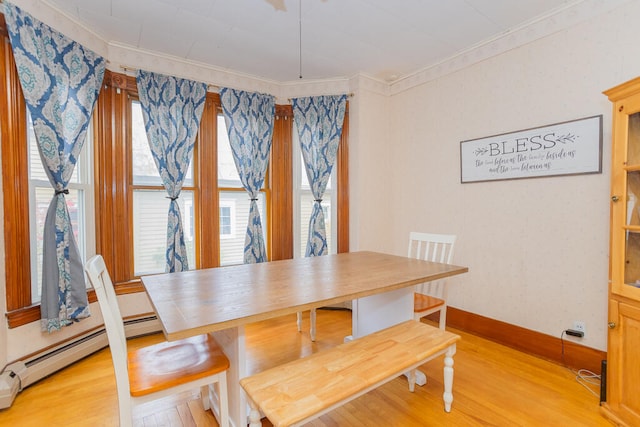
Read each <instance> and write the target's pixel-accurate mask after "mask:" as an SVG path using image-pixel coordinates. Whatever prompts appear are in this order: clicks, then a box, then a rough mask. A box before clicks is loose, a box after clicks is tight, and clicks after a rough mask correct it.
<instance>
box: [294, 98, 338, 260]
mask: <svg viewBox="0 0 640 427" xmlns="http://www.w3.org/2000/svg"><path fill="white" fill-rule="evenodd" d="M346 103H347V96H346V95H337V96H314V97H308V98H295V99H293V118H294V120H295V123H296V127H297V128H298V135H299V137H300V147H301V149H302V158H303V160H304V166H305V169H306V171H307V178H308V179H309V185H310V186H311V192H312V193H313V198H314V199H315V201H314V203H313V211H312V212H311V218H310V219H309V238H308V240H307V249H306V251H305V256H319V255H325V254H326V253H327V231H326V227H325V223H324V212H323V210H322V196H323V195H324V191H325V189H326V188H327V182H328V181H329V178H330V177H331V169H332V168H333V164H334V163H335V161H336V156H337V153H338V144H339V143H340V135H342V125H343V123H344V111H345V106H346Z"/></svg>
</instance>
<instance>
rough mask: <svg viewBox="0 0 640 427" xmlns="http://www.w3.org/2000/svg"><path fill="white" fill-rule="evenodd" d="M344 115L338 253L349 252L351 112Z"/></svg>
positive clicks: (340, 168)
mask: <svg viewBox="0 0 640 427" xmlns="http://www.w3.org/2000/svg"><path fill="white" fill-rule="evenodd" d="M348 104H349V103H348V102H347V111H346V112H345V115H344V124H343V126H342V136H341V137H340V144H339V145H338V165H337V167H338V171H337V173H338V182H337V183H336V189H337V192H338V225H337V227H338V248H337V249H338V253H344V252H349V112H348Z"/></svg>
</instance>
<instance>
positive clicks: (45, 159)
mask: <svg viewBox="0 0 640 427" xmlns="http://www.w3.org/2000/svg"><path fill="white" fill-rule="evenodd" d="M5 19H6V22H7V28H8V30H9V38H10V40H11V46H12V47H13V55H14V57H15V61H16V65H17V68H18V75H19V77H20V83H21V85H22V90H23V92H24V98H25V100H26V102H27V106H28V108H29V113H30V114H31V118H32V121H33V127H34V130H35V134H36V140H37V144H38V150H39V152H40V158H41V159H42V164H43V165H44V169H45V171H46V173H47V176H48V177H49V181H50V182H51V185H52V187H53V188H54V190H55V195H54V197H53V199H52V200H51V203H50V204H49V209H48V211H47V216H46V219H45V224H44V237H43V251H44V253H43V262H42V263H43V266H42V267H43V269H42V271H43V274H42V299H41V304H40V311H41V319H42V320H41V326H42V330H43V331H49V332H52V331H56V330H60V329H61V328H62V327H63V326H66V325H69V324H71V323H72V322H73V321H78V320H79V319H82V318H85V317H88V316H89V307H88V301H87V290H86V285H85V280H84V271H83V268H82V258H81V257H80V252H79V251H78V245H77V243H76V241H75V238H74V236H73V230H72V227H71V221H70V219H69V210H68V209H67V203H66V201H65V196H64V195H65V194H69V190H68V189H67V185H68V184H69V180H70V179H71V176H72V174H73V169H74V168H75V165H76V162H77V159H78V155H79V154H80V152H81V151H82V147H83V146H84V142H85V139H86V135H87V127H88V125H89V119H90V118H91V113H92V112H93V108H94V106H95V102H96V98H97V96H98V93H99V92H100V86H101V85H102V79H103V77H104V69H105V60H104V58H102V57H100V56H98V55H97V54H95V53H94V52H92V51H90V50H88V49H86V48H84V47H83V46H82V45H80V44H78V43H76V42H74V41H73V40H71V39H69V38H67V37H65V36H64V35H62V34H60V33H58V32H57V31H55V30H53V29H52V28H50V27H48V26H47V25H45V24H43V23H42V22H40V21H38V20H37V19H35V18H33V17H32V16H31V15H29V14H28V13H25V12H23V11H22V10H21V9H19V8H18V7H16V6H14V5H12V4H11V3H8V2H6V1H5Z"/></svg>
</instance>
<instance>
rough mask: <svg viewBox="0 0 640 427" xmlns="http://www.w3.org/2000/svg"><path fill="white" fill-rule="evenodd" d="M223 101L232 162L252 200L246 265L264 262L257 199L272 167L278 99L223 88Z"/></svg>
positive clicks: (246, 242)
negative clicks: (270, 159)
mask: <svg viewBox="0 0 640 427" xmlns="http://www.w3.org/2000/svg"><path fill="white" fill-rule="evenodd" d="M220 99H221V101H222V111H223V112H224V118H225V122H226V124H227V131H228V133H229V143H230V144H231V150H232V152H233V160H234V162H235V164H236V168H237V169H238V174H239V175H240V180H241V181H242V186H243V187H244V188H245V190H247V193H249V199H250V200H251V207H250V210H249V223H248V225H247V235H246V237H245V243H244V263H245V264H250V263H258V262H264V261H267V254H266V248H265V244H264V234H263V231H262V221H261V219H260V212H259V211H258V203H257V200H258V192H259V191H260V189H261V188H262V184H263V183H264V178H265V175H266V173H267V166H268V164H269V152H270V151H271V138H272V135H273V120H274V116H275V98H274V97H273V96H271V95H265V94H261V93H254V92H244V91H241V90H235V89H228V88H222V89H221V90H220Z"/></svg>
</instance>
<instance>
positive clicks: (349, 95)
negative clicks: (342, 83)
mask: <svg viewBox="0 0 640 427" xmlns="http://www.w3.org/2000/svg"><path fill="white" fill-rule="evenodd" d="M354 96H356V94H355V93H353V92H349V93H348V94H347V98H353V97H354ZM287 100H289V102H291V101H293V98H287Z"/></svg>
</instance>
